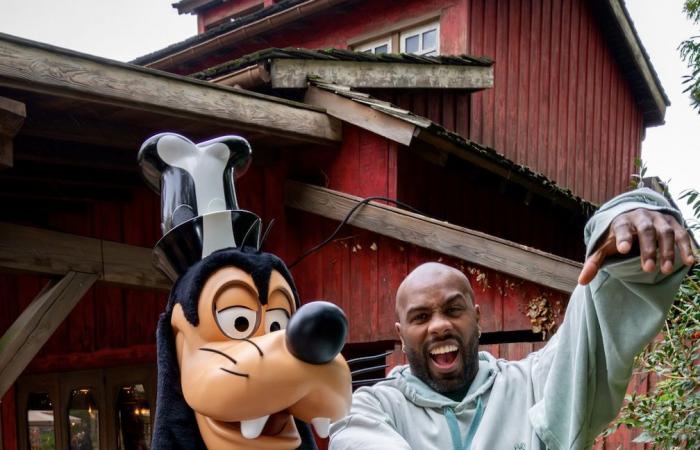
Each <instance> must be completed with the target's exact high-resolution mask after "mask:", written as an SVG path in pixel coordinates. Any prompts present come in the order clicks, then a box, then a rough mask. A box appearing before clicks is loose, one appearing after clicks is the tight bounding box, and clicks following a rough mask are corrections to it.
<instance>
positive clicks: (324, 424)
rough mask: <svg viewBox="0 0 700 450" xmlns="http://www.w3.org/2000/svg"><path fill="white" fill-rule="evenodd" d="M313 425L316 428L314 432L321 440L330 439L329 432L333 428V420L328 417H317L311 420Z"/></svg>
mask: <svg viewBox="0 0 700 450" xmlns="http://www.w3.org/2000/svg"><path fill="white" fill-rule="evenodd" d="M311 425H313V426H314V430H316V434H318V436H319V437H320V438H324V439H325V438H327V437H328V431H329V429H330V427H331V419H329V418H328V417H315V418H313V419H311Z"/></svg>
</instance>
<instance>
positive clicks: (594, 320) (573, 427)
mask: <svg viewBox="0 0 700 450" xmlns="http://www.w3.org/2000/svg"><path fill="white" fill-rule="evenodd" d="M637 208H647V209H652V210H659V211H663V212H665V213H668V214H673V215H674V216H675V217H676V218H678V220H679V222H680V221H682V218H681V217H680V215H679V213H678V212H677V211H676V210H674V209H672V208H671V206H670V205H669V204H668V202H667V201H666V199H664V198H663V196H661V195H658V194H656V193H655V192H653V191H651V190H648V189H639V190H636V191H633V192H630V193H627V194H623V195H620V196H618V197H616V198H614V199H613V200H611V201H609V202H608V203H606V204H605V205H603V206H602V207H601V208H600V210H599V211H598V212H597V213H596V214H595V215H594V216H593V217H592V218H591V220H590V221H589V222H588V224H587V225H586V228H585V236H584V238H585V241H586V245H587V253H588V254H590V253H591V252H592V251H593V249H594V248H595V244H596V243H597V242H598V240H599V239H600V238H601V237H602V236H603V235H604V233H606V232H607V229H608V226H609V225H610V222H611V221H612V220H613V219H614V218H615V217H617V216H618V215H619V214H621V213H624V212H627V211H631V210H633V209H637ZM681 223H682V222H681ZM675 268H676V270H675V271H674V272H673V273H672V274H670V275H664V274H662V273H660V272H656V273H645V272H643V271H641V268H640V263H639V257H630V258H624V259H622V258H619V259H615V260H610V261H608V262H607V263H606V264H605V265H604V266H603V268H602V269H601V270H600V272H599V273H598V275H597V276H596V277H595V279H594V280H593V281H592V282H591V283H590V284H589V285H587V286H577V287H576V289H575V290H574V292H573V293H572V295H571V300H570V302H569V306H568V308H567V312H566V317H565V320H564V323H563V325H562V327H561V328H560V330H559V331H558V332H557V333H556V334H555V335H554V336H553V337H552V339H551V340H550V341H549V342H548V343H547V345H546V346H545V347H544V348H543V349H542V350H539V351H537V352H534V353H532V354H530V355H529V356H528V357H527V358H525V359H523V360H520V361H505V360H497V359H495V358H494V357H493V356H491V355H490V354H488V353H485V352H481V353H480V354H479V371H478V373H477V376H476V378H475V379H474V381H473V382H472V385H471V387H470V389H469V392H468V393H467V395H466V397H465V398H464V399H463V400H462V401H461V402H455V401H453V400H450V399H449V398H447V397H444V396H442V395H440V394H438V393H437V392H435V391H433V390H432V389H431V388H430V387H428V386H427V385H425V384H424V383H423V382H422V381H420V380H419V379H418V378H416V377H415V376H413V375H412V374H411V371H410V369H409V368H408V366H400V367H396V368H394V369H393V370H392V371H391V372H390V376H392V377H394V379H392V380H389V381H384V382H380V383H377V384H376V385H374V386H371V387H365V388H360V389H358V390H357V391H356V392H355V394H354V396H353V404H352V410H351V412H350V414H349V415H348V416H347V417H345V418H344V419H342V420H341V421H339V422H336V423H334V424H333V425H332V426H331V440H330V448H331V450H341V449H362V450H371V449H377V450H379V449H382V450H390V449H414V450H428V449H446V450H449V449H454V450H468V449H473V450H543V449H550V450H559V449H587V448H590V447H591V446H592V445H593V441H594V439H595V438H596V436H597V435H598V434H599V433H600V432H601V431H602V429H603V428H604V427H605V426H606V425H607V424H608V423H609V422H610V421H611V420H612V419H613V418H614V417H615V415H616V414H617V412H618V410H619V408H620V406H621V404H622V399H623V397H624V394H625V390H626V388H627V384H628V383H629V379H630V376H631V374H632V363H633V359H634V356H635V355H636V354H637V353H638V352H639V351H640V350H641V349H642V348H643V347H644V345H646V343H647V342H649V341H650V340H651V339H652V338H653V337H654V336H655V335H656V334H657V333H658V331H659V329H660V327H661V326H662V324H663V320H664V318H665V317H666V313H667V311H668V309H669V308H670V305H671V303H672V301H673V297H674V293H675V291H676V290H677V289H678V286H679V284H680V282H681V280H682V279H683V276H684V275H685V273H686V272H687V268H686V267H685V266H683V265H682V264H681V263H680V259H679V258H676V265H675Z"/></svg>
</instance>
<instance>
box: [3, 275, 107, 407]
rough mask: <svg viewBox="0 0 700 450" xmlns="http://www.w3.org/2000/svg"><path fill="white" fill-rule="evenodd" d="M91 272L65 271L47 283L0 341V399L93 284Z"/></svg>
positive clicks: (93, 277) (94, 277) (93, 278)
mask: <svg viewBox="0 0 700 450" xmlns="http://www.w3.org/2000/svg"><path fill="white" fill-rule="evenodd" d="M95 281H97V275H96V274H94V273H82V272H68V273H67V274H66V275H65V276H64V277H63V278H62V279H61V280H60V281H59V282H58V283H55V284H53V283H49V285H48V286H47V287H46V288H44V290H43V291H42V292H41V293H40V294H39V295H38V296H37V297H36V298H35V299H34V301H32V303H31V304H30V305H29V306H27V308H26V309H25V310H24V311H22V314H20V316H19V317H18V318H17V320H15V322H14V323H13V324H12V325H11V326H10V328H8V330H7V331H6V332H5V334H4V335H3V336H2V338H0V397H2V396H3V395H5V392H7V390H8V389H9V388H10V387H11V386H12V385H13V384H14V382H15V381H16V380H17V377H18V376H19V375H20V374H21V373H22V372H23V371H24V369H25V368H26V367H27V366H28V365H29V363H30V362H31V361H32V359H34V357H35V356H36V355H37V353H39V350H41V347H43V346H44V344H45V343H46V341H48V340H49V338H50V337H51V335H52V334H53V332H54V331H56V329H57V328H58V326H59V325H61V323H62V322H63V321H64V320H65V318H66V317H68V314H69V313H70V312H71V311H72V310H73V308H74V307H75V305H77V304H78V301H80V299H81V298H82V297H83V295H85V293H86V292H87V291H88V289H90V288H91V287H92V285H93V284H95Z"/></svg>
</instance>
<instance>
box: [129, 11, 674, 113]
mask: <svg viewBox="0 0 700 450" xmlns="http://www.w3.org/2000/svg"><path fill="white" fill-rule="evenodd" d="M194 1H196V0H194ZM344 1H346V0H308V1H306V2H301V3H292V4H291V5H290V6H289V7H287V8H285V9H281V10H279V11H276V12H274V13H272V14H259V13H258V14H259V15H258V16H257V17H258V18H257V19H256V20H252V21H251V22H248V23H246V22H244V23H243V24H241V25H238V26H237V25H236V24H229V25H227V26H226V27H222V28H221V30H212V31H211V32H207V33H204V34H202V35H198V36H195V37H193V38H190V39H188V40H186V41H182V42H180V43H176V44H173V45H171V46H169V47H166V48H164V49H162V50H160V51H157V52H154V53H151V54H149V55H144V56H142V57H140V58H137V59H136V62H137V63H138V64H144V65H146V66H148V67H153V68H157V69H162V70H172V69H173V68H175V67H177V66H178V65H181V64H185V63H187V62H188V61H192V60H196V59H199V58H202V57H204V56H206V55H207V54H209V53H211V52H214V51H216V50H219V49H222V48H225V47H227V46H230V45H232V44H235V43H236V42H240V41H241V40H244V39H250V38H252V37H253V36H256V35H259V34H261V33H265V32H268V31H271V30H273V29H279V28H280V27H282V26H284V25H287V24H289V23H292V22H294V21H297V20H301V19H303V18H304V17H307V16H308V15H310V14H313V13H316V12H319V11H323V10H327V9H329V8H330V7H332V6H335V5H339V4H341V3H344ZM591 3H592V5H593V7H594V8H596V12H597V13H601V14H600V17H601V23H602V25H603V30H604V32H605V33H606V41H608V43H609V45H610V48H611V50H612V52H613V54H614V55H615V57H616V59H617V60H618V63H619V65H620V66H621V68H622V69H623V71H625V72H627V77H628V80H629V82H630V85H631V87H632V90H633V92H634V95H635V98H636V99H637V102H638V104H639V105H640V108H641V109H642V112H643V114H644V123H645V125H647V126H654V125H661V124H663V123H664V115H665V112H666V107H667V106H668V105H670V102H669V101H668V98H667V97H666V95H665V93H664V91H663V88H662V87H661V83H660V81H659V79H658V77H657V76H656V74H655V72H654V69H653V66H652V65H651V62H650V60H649V58H648V56H647V55H646V53H645V51H644V49H643V47H642V45H641V42H640V40H639V38H638V37H637V35H636V32H635V31H634V25H633V24H632V22H631V20H630V19H629V15H628V14H627V13H626V9H625V6H624V3H623V2H622V1H621V0H594V1H593V2H591ZM601 7H602V8H601Z"/></svg>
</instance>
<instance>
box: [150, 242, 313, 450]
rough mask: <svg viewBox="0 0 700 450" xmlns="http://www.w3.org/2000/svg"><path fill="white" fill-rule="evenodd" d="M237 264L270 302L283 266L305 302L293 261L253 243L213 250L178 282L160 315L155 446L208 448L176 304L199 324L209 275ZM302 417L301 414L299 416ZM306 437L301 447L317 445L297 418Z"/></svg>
mask: <svg viewBox="0 0 700 450" xmlns="http://www.w3.org/2000/svg"><path fill="white" fill-rule="evenodd" d="M226 266H235V267H238V268H240V269H243V270H245V271H247V272H248V273H250V274H251V276H252V278H253V281H254V282H255V286H256V287H257V289H258V292H259V293H260V301H261V302H262V303H263V304H265V303H267V286H268V282H269V280H270V274H271V273H272V270H277V271H278V272H279V273H280V274H281V275H282V276H283V277H284V278H285V280H287V282H288V283H289V286H290V287H291V288H292V293H293V294H294V302H295V303H296V305H297V307H299V295H298V293H297V290H296V287H295V286H294V280H293V279H292V276H291V274H290V273H289V270H288V269H287V266H285V264H284V263H283V262H282V260H280V259H279V258H278V257H277V256H275V255H273V254H270V253H263V252H259V251H257V250H255V249H251V248H243V249H238V248H236V249H234V248H229V249H224V250H219V251H217V252H214V253H212V254H211V255H209V256H207V257H206V258H204V259H203V260H201V261H199V262H198V263H196V264H195V265H193V266H192V267H190V268H189V269H188V270H187V272H185V273H184V274H183V275H182V276H181V277H180V278H179V279H178V280H177V281H176V282H175V286H174V287H173V289H172V290H171V291H170V298H169V299H168V305H167V307H166V310H165V312H164V313H163V314H161V316H160V320H159V321H158V330H157V333H156V340H157V350H158V392H157V400H156V401H157V410H156V417H155V423H154V427H153V441H152V446H151V449H152V450H171V449H173V450H179V449H182V450H205V449H206V446H205V445H204V441H203V440H202V436H201V435H200V433H199V428H198V427H197V421H196V419H195V417H194V411H193V410H192V409H191V408H190V407H189V406H188V405H187V403H186V402H185V399H184V397H183V395H182V387H181V384H180V368H179V366H178V364H177V354H176V351H175V339H174V336H173V330H172V327H171V325H170V319H171V316H172V311H173V307H174V306H175V304H177V303H179V304H180V305H182V309H183V311H184V313H185V317H186V319H187V321H188V322H190V323H191V324H192V325H194V326H197V325H198V324H199V317H198V314H197V303H198V300H199V293H200V291H201V289H202V287H203V286H204V283H205V282H206V280H207V278H209V276H211V275H212V274H213V273H214V272H216V271H217V270H218V269H220V268H222V267H226ZM295 420H296V419H295ZM296 424H297V428H298V430H299V434H300V435H301V438H302V443H301V446H300V447H299V449H302V450H313V449H316V443H315V441H314V439H313V435H312V433H311V430H310V429H309V427H308V425H307V424H306V423H304V422H302V421H300V420H296Z"/></svg>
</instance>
